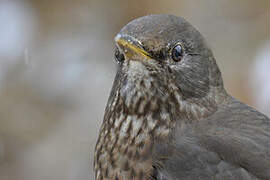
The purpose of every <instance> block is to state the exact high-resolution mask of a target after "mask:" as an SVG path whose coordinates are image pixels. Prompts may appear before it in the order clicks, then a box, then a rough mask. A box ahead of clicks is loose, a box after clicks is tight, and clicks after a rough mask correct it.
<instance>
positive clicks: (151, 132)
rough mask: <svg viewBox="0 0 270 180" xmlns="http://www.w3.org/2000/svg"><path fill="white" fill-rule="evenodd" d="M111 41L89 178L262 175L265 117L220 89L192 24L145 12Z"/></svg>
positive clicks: (267, 135)
mask: <svg viewBox="0 0 270 180" xmlns="http://www.w3.org/2000/svg"><path fill="white" fill-rule="evenodd" d="M115 46H116V47H115V52H114V57H115V58H114V59H115V60H116V62H117V72H116V76H115V79H114V82H113V86H112V89H111V93H110V95H109V99H108V102H107V106H106V108H105V113H104V119H103V122H102V125H101V128H100V131H99V136H98V140H97V143H96V146H95V152H94V172H95V179H96V180H270V120H269V118H268V117H267V116H265V115H264V114H262V113H260V112H258V111H257V110H255V109H254V108H252V107H250V106H248V105H246V104H244V103H242V102H241V101H239V100H237V99H236V98H234V97H232V96H231V95H230V94H229V93H228V92H227V91H226V90H225V88H224V84H223V79H222V74H221V72H220V69H219V67H218V65H217V62H216V59H215V57H214V55H213V52H212V50H211V49H210V48H209V46H208V45H207V43H206V40H205V38H204V37H203V36H202V35H201V34H200V32H199V31H198V30H197V29H196V28H195V27H193V26H192V25H191V24H190V23H189V22H187V21H186V20H185V19H184V18H181V17H177V16H175V15H166V14H154V15H147V16H143V17H139V18H137V19H135V20H132V21H131V22H129V23H128V24H127V25H125V26H124V27H123V28H122V29H121V30H120V32H119V33H118V34H117V35H116V36H115Z"/></svg>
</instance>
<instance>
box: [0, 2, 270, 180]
mask: <svg viewBox="0 0 270 180" xmlns="http://www.w3.org/2000/svg"><path fill="white" fill-rule="evenodd" d="M155 13H167V14H175V15H178V16H182V17H184V18H186V19H187V20H188V21H190V22H191V23H192V24H193V25H194V26H195V27H196V28H197V29H199V31H200V32H201V33H202V34H203V35H204V36H205V38H206V39H207V41H208V44H209V46H210V47H212V49H213V52H214V54H215V56H216V59H217V61H218V64H219V66H220V68H221V71H222V74H223V77H224V81H225V86H226V89H227V90H228V91H229V92H230V93H231V94H232V95H233V96H235V97H237V98H238V99H240V100H242V101H244V102H245V103H248V104H249V105H252V106H255V107H256V108H257V109H259V110H261V111H263V112H264V113H265V114H269V113H270V85H269V84H270V80H269V78H268V77H269V76H270V72H269V71H270V70H269V67H270V30H269V29H270V21H269V19H270V1H269V0H258V1H254V0H219V1H216V0H204V1H197V0H196V1H195V0H167V1H164V0H149V1H145V0H137V1H127V0H115V1H112V0H111V1H105V0H103V1H102V0H73V1H72V0H57V1H55V0H18V1H15V0H0V27H1V28H0V179H1V180H47V179H50V180H77V179H90V180H93V179H94V178H93V172H92V163H93V162H92V160H93V149H94V146H95V141H96V138H97V133H98V129H99V126H100V124H101V121H102V118H103V111H104V108H105V104H106V101H107V98H108V95H109V91H110V88H111V85H112V80H113V78H114V74H115V69H116V68H115V67H116V65H115V63H114V60H113V56H112V54H113V47H114V42H113V38H114V36H115V34H116V33H117V32H118V31H119V30H120V28H121V27H122V26H124V25H125V24H126V23H127V22H129V21H130V20H132V19H134V18H136V17H139V16H143V15H147V14H155Z"/></svg>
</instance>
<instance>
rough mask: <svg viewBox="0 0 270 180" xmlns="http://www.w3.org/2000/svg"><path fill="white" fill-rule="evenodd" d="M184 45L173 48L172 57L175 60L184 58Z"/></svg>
mask: <svg viewBox="0 0 270 180" xmlns="http://www.w3.org/2000/svg"><path fill="white" fill-rule="evenodd" d="M182 55H183V54H182V47H181V46H180V45H177V46H175V47H174V48H173V50H172V58H173V60H174V61H180V60H181V58H182Z"/></svg>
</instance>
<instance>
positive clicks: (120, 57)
mask: <svg viewBox="0 0 270 180" xmlns="http://www.w3.org/2000/svg"><path fill="white" fill-rule="evenodd" d="M114 58H115V60H116V61H117V63H120V62H122V61H124V60H125V57H124V55H123V54H122V53H121V52H120V51H119V49H118V48H116V50H115V53H114Z"/></svg>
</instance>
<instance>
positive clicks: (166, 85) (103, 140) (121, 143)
mask: <svg viewBox="0 0 270 180" xmlns="http://www.w3.org/2000/svg"><path fill="white" fill-rule="evenodd" d="M124 70H125V73H126V76H125V79H122V80H121V82H120V81H119V82H115V83H116V84H115V86H116V87H114V88H113V91H114V92H113V93H112V94H111V97H110V98H109V101H108V104H107V107H106V111H105V115H104V121H103V124H102V127H101V131H100V135H99V138H98V142H97V145H96V149H95V160H94V168H95V174H96V180H104V179H108V180H109V179H119V180H124V179H125V180H126V179H134V180H137V179H138V180H144V179H146V180H147V179H151V174H152V172H153V167H152V164H153V162H152V155H153V148H154V145H155V142H156V141H162V140H166V139H168V138H169V134H170V133H171V130H172V129H173V128H174V127H175V126H176V124H177V121H178V122H179V121H183V122H185V121H190V120H196V119H199V118H200V117H202V116H204V115H205V114H206V113H210V111H212V110H211V109H207V108H204V109H203V108H201V106H209V107H211V106H210V105H211V104H209V102H210V101H206V100H205V101H203V99H202V101H200V102H196V101H195V102H193V100H184V99H183V98H182V97H181V92H180V91H179V88H177V87H176V86H175V84H174V83H173V82H172V81H170V80H169V79H166V78H165V77H160V76H158V73H155V72H154V71H149V69H146V67H145V66H144V65H143V64H142V63H140V62H136V61H134V62H132V64H130V65H129V67H128V68H127V69H124Z"/></svg>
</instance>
